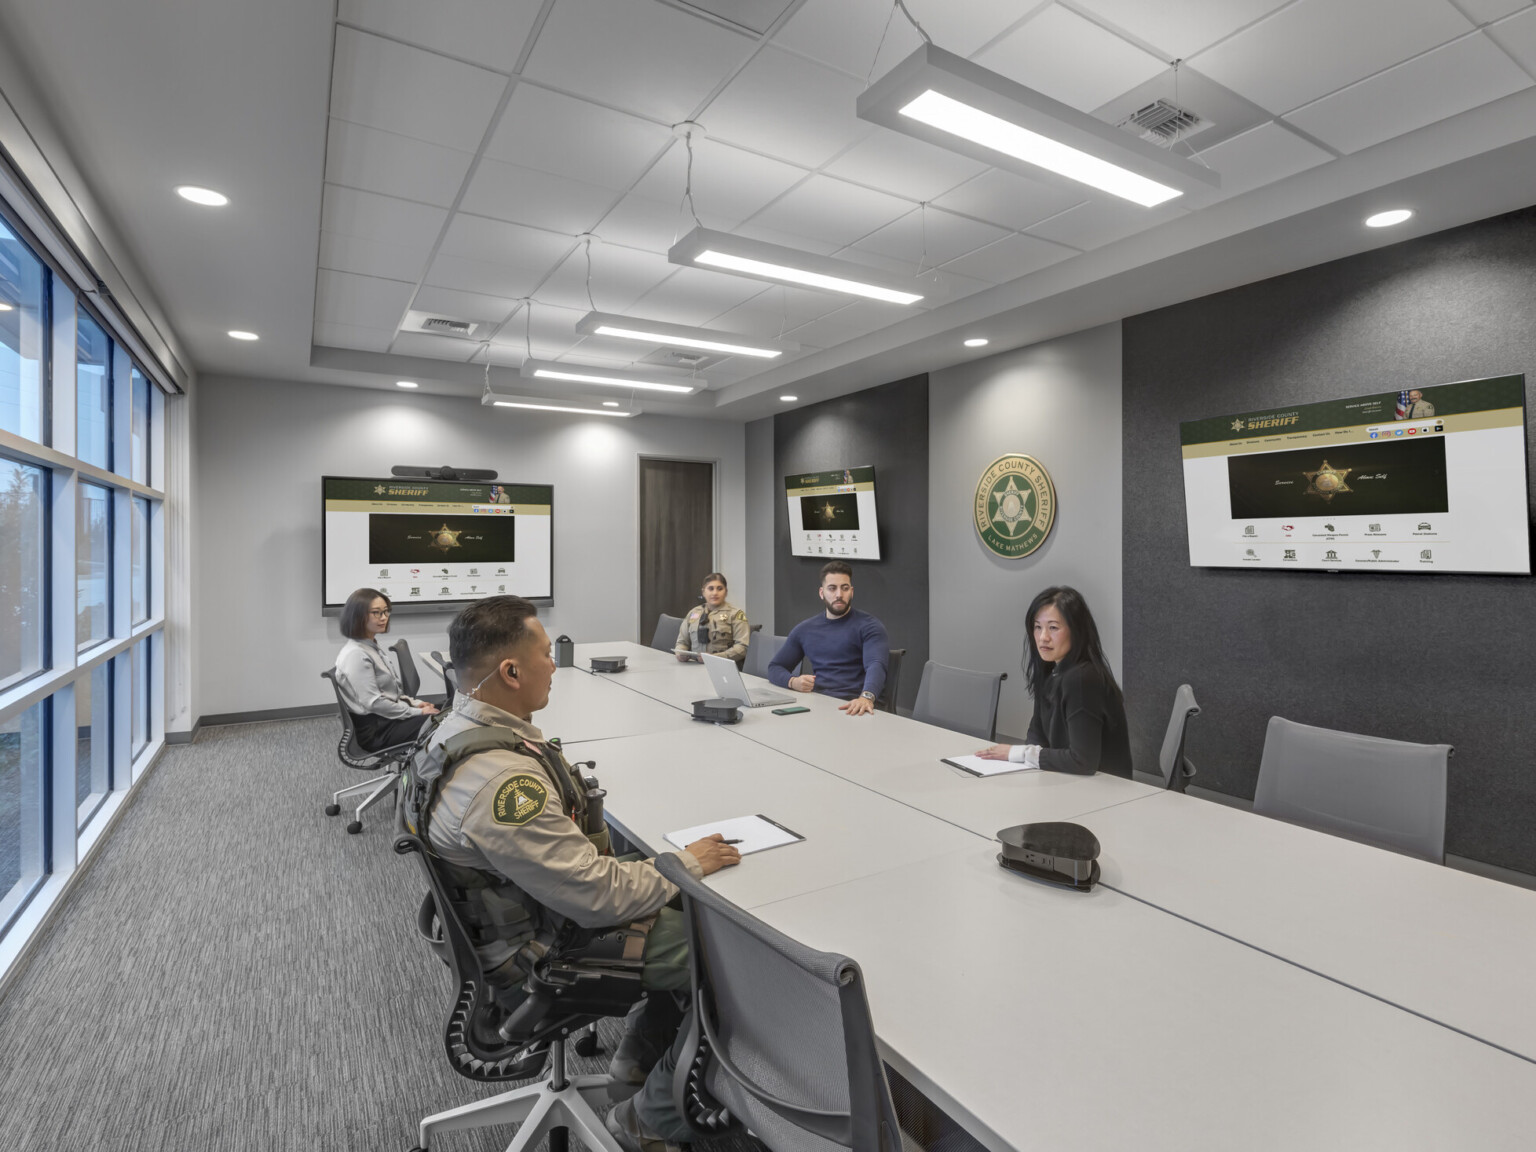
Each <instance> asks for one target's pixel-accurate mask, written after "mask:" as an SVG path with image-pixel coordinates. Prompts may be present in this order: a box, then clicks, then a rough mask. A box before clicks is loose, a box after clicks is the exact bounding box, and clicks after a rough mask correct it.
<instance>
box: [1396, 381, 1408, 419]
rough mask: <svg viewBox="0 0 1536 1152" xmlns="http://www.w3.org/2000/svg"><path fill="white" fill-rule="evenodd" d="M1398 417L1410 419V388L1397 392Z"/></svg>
mask: <svg viewBox="0 0 1536 1152" xmlns="http://www.w3.org/2000/svg"><path fill="white" fill-rule="evenodd" d="M1397 418H1398V419H1399V420H1406V419H1408V389H1406V388H1404V389H1403V390H1402V391H1401V392H1399V393H1398V394H1397Z"/></svg>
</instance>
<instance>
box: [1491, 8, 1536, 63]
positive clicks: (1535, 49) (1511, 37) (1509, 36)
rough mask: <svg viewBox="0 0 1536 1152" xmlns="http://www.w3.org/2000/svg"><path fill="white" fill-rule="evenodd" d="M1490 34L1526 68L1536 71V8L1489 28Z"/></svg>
mask: <svg viewBox="0 0 1536 1152" xmlns="http://www.w3.org/2000/svg"><path fill="white" fill-rule="evenodd" d="M1488 35H1490V36H1492V37H1493V38H1494V40H1496V41H1497V42H1498V43H1499V45H1500V46H1501V47H1502V48H1503V49H1504V51H1506V52H1508V53H1509V54H1510V55H1511V56H1513V57H1514V58H1515V59H1516V60H1518V61H1520V63H1521V64H1523V65H1525V67H1526V68H1529V69H1531V70H1533V71H1536V8H1528V9H1526V10H1525V11H1524V12H1522V13H1520V15H1518V16H1512V17H1510V18H1509V19H1508V20H1505V21H1503V22H1502V23H1500V24H1498V25H1497V26H1495V27H1493V28H1490V29H1488Z"/></svg>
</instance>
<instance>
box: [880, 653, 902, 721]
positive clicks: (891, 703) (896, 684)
mask: <svg viewBox="0 0 1536 1152" xmlns="http://www.w3.org/2000/svg"><path fill="white" fill-rule="evenodd" d="M906 655H907V650H906V649H905V648H892V649H891V659H890V662H889V663H888V664H886V666H885V687H884V688H882V689H880V695H878V696H876V697H875V707H876V708H878V709H880V711H882V712H894V711H896V693H897V692H898V691H900V690H901V662H902V660H903V659H905V658H906Z"/></svg>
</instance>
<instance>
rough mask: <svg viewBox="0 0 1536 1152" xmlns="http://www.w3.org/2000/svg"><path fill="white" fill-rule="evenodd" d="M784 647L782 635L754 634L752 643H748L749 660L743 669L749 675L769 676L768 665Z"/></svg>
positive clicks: (764, 677)
mask: <svg viewBox="0 0 1536 1152" xmlns="http://www.w3.org/2000/svg"><path fill="white" fill-rule="evenodd" d="M782 647H784V637H782V636H754V637H752V643H750V644H748V645H747V662H746V665H745V667H743V668H742V671H743V672H745V673H747V675H749V676H761V677H763V679H765V680H766V679H767V678H768V665H769V664H770V663H771V662H772V660H773V658H774V657H775V656H777V655H778V654H779V649H780V648H782Z"/></svg>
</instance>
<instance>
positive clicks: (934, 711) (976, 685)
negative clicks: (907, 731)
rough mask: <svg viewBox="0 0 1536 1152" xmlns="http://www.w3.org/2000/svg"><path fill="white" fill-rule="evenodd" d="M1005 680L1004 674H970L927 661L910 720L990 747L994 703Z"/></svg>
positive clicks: (994, 723)
mask: <svg viewBox="0 0 1536 1152" xmlns="http://www.w3.org/2000/svg"><path fill="white" fill-rule="evenodd" d="M1006 679H1008V673H1006V672H973V671H971V670H970V669H969V668H952V667H950V666H949V665H948V664H939V663H936V662H935V661H933V660H929V661H927V662H925V663H924V664H923V678H922V679H921V680H920V681H919V682H918V685H917V700H916V702H915V703H914V704H913V705H912V719H914V720H921V721H922V722H923V723H924V724H936V725H937V726H938V727H940V728H949V729H952V730H953V731H955V732H964V733H965V734H966V735H967V736H974V737H976V738H977V739H978V740H985V741H986V742H987V743H989V744H990V743H991V742H992V741H993V740H995V739H996V738H997V701H998V697H999V695H1000V694H1001V692H1002V687H1003V681H1004V680H1006Z"/></svg>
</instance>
